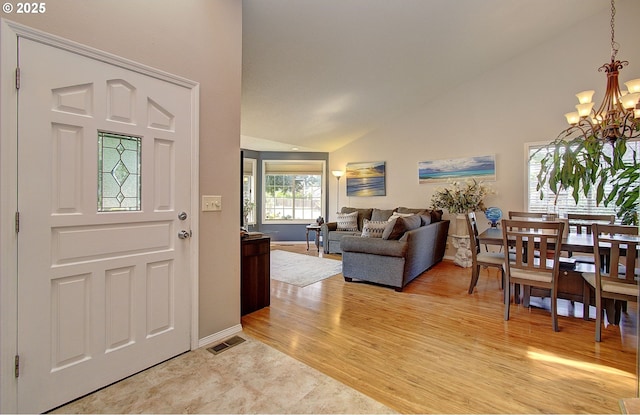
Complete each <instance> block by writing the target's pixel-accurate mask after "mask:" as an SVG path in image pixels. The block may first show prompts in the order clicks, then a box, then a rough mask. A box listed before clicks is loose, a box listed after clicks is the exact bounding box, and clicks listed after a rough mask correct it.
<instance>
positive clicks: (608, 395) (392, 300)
mask: <svg viewBox="0 0 640 415" xmlns="http://www.w3.org/2000/svg"><path fill="white" fill-rule="evenodd" d="M314 248H315V247H314V246H313V244H312V247H311V250H310V251H307V250H306V245H304V244H286V243H282V244H273V246H272V249H283V250H288V251H292V252H298V253H301V254H307V255H320V256H322V253H320V254H318V253H317V252H316V250H315V249H314ZM327 257H331V258H333V259H340V256H339V255H327ZM470 275H471V269H470V268H461V267H458V266H456V265H454V264H453V263H452V262H449V261H444V262H442V263H440V264H438V265H436V266H435V267H434V268H432V269H431V270H429V271H427V272H425V273H424V274H422V275H421V276H420V277H418V278H417V279H415V280H414V281H413V282H411V283H410V284H409V285H407V287H406V288H405V290H404V291H403V292H396V291H394V290H393V289H390V288H385V287H380V286H376V285H372V284H366V283H346V282H344V280H343V278H342V275H336V276H333V277H330V278H328V279H326V280H323V281H321V282H319V283H315V284H312V285H309V286H307V287H304V288H298V287H296V286H293V285H289V284H285V283H281V282H278V281H274V280H272V281H271V305H270V307H267V308H264V309H261V310H258V311H256V312H253V313H251V314H248V315H246V316H244V317H243V318H242V325H243V329H244V331H245V332H246V333H248V334H249V335H251V336H253V337H254V338H256V339H259V340H261V341H263V342H264V343H266V344H268V345H270V346H272V347H274V348H276V349H277V350H280V351H282V352H284V353H286V354H288V355H290V356H292V357H294V358H295V359H297V360H299V361H301V362H303V363H306V364H307V365H309V366H311V367H313V368H315V369H318V370H319V371H321V372H323V373H325V374H327V375H329V376H330V377H332V378H334V379H336V380H338V381H340V382H342V383H344V384H346V385H348V386H350V387H352V388H354V389H356V390H358V391H360V392H362V393H364V394H365V395H367V396H369V397H371V398H373V399H375V400H377V401H379V402H380V403H382V404H384V405H386V406H388V407H390V408H392V409H393V410H396V411H398V412H402V413H620V408H619V400H620V399H621V398H629V397H636V396H637V376H636V373H637V370H636V368H637V363H636V342H637V336H636V327H637V324H638V322H637V317H636V310H637V308H636V304H629V307H628V310H627V313H626V314H624V315H623V317H622V321H621V324H620V326H608V327H607V328H606V329H604V330H603V336H602V340H603V341H602V342H601V343H596V342H595V341H594V325H595V322H594V320H590V321H585V320H583V319H582V316H581V312H582V305H580V304H576V305H574V306H572V305H571V304H570V303H569V302H565V301H561V304H560V307H559V313H560V317H559V326H560V332H557V333H555V332H553V330H552V328H551V317H550V314H549V311H548V309H546V308H545V301H544V300H540V301H538V302H535V301H533V299H532V304H536V305H538V306H539V307H540V308H538V307H531V308H524V307H522V306H521V305H517V306H512V308H511V319H510V320H509V321H504V320H503V311H504V305H503V302H502V295H503V292H502V291H501V290H500V283H499V273H498V272H497V270H495V269H482V270H481V275H480V279H479V282H478V285H477V287H476V290H475V292H474V293H473V294H471V295H469V294H468V293H467V289H468V285H469V279H470ZM547 306H548V304H547ZM592 313H594V310H592ZM328 398H329V399H330V397H328Z"/></svg>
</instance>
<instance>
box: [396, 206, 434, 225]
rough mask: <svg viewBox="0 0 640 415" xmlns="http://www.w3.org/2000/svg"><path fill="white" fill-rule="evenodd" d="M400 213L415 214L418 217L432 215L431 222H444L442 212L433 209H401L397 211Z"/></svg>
mask: <svg viewBox="0 0 640 415" xmlns="http://www.w3.org/2000/svg"><path fill="white" fill-rule="evenodd" d="M396 211H397V212H398V213H415V214H416V215H431V222H440V221H441V220H442V210H439V209H438V210H433V209H421V208H407V207H403V206H401V207H399V208H398V209H397V210H396Z"/></svg>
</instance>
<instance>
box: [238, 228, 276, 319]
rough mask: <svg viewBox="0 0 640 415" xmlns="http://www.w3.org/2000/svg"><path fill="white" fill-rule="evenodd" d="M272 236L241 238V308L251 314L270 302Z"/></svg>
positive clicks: (245, 312) (243, 313)
mask: <svg viewBox="0 0 640 415" xmlns="http://www.w3.org/2000/svg"><path fill="white" fill-rule="evenodd" d="M270 243H271V238H270V237H268V236H259V237H247V238H242V240H241V250H240V256H241V263H240V274H241V277H240V310H241V314H242V315H245V314H249V313H252V312H254V311H256V310H259V309H261V308H263V307H267V306H269V304H270V299H271V283H270V277H271V273H270V267H271V246H270Z"/></svg>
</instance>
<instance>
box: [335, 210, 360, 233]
mask: <svg viewBox="0 0 640 415" xmlns="http://www.w3.org/2000/svg"><path fill="white" fill-rule="evenodd" d="M336 222H337V223H338V230H339V231H352V232H354V231H357V230H358V212H352V213H338V219H337V220H336Z"/></svg>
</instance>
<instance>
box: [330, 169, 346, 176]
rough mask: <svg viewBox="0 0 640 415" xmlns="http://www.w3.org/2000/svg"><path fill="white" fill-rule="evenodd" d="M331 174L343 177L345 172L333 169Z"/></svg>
mask: <svg viewBox="0 0 640 415" xmlns="http://www.w3.org/2000/svg"><path fill="white" fill-rule="evenodd" d="M331 174H333V175H334V176H336V177H342V175H343V174H344V172H343V171H342V170H331Z"/></svg>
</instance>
